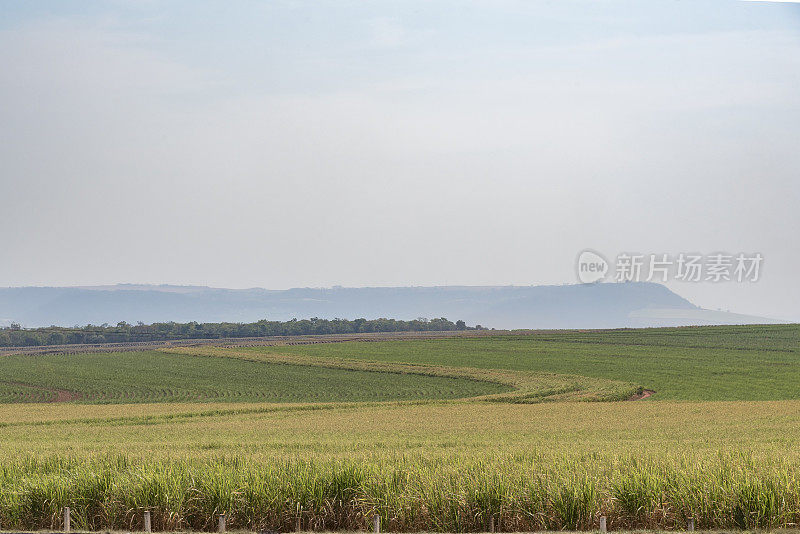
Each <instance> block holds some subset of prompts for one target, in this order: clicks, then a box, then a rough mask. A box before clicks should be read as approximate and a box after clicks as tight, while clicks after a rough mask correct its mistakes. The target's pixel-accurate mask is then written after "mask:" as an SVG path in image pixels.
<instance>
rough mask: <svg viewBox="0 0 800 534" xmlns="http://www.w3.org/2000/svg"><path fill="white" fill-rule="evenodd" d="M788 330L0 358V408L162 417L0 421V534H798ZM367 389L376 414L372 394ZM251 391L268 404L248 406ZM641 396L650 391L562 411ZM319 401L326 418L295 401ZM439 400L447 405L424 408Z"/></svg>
mask: <svg viewBox="0 0 800 534" xmlns="http://www.w3.org/2000/svg"><path fill="white" fill-rule="evenodd" d="M798 332H800V328H798V327H797V326H785V327H784V326H781V327H773V326H765V327H724V328H722V327H720V328H692V329H661V330H636V331H633V330H622V331H605V332H540V333H531V334H527V335H523V336H507V335H506V336H493V337H488V338H476V339H445V340H425V341H397V342H363V343H357V342H356V343H330V344H316V345H293V346H281V347H260V348H237V349H231V348H227V349H219V348H213V347H190V348H188V347H187V348H181V349H179V350H174V351H168V352H153V353H128V354H126V353H117V354H103V355H72V356H35V357H31V356H26V357H11V358H12V359H11V360H7V359H6V358H3V367H2V368H0V369H2V371H0V373H2V375H1V376H2V380H5V382H4V384H5V386H3V388H4V389H0V392H3V391H10V392H12V393H11V395H12V396H13V395H16V397H14V398H17V399H18V398H19V395H21V394H22V393H24V392H22V393H20V392H19V391H18V389H19V388H21V387H22V386H20V385H19V384H20V383H31V382H33V383H35V385H36V388H30V387H29V388H28V389H29V390H30V389H33V390H34V392H35V391H40V392H41V391H49V390H48V388H50V389H58V388H66V387H67V386H69V388H73V387H74V388H76V390H78V391H82V392H84V393H85V394H86V395H87V397H85V398H84V402H87V401H91V402H98V401H117V400H122V401H125V402H128V401H130V400H132V399H133V400H136V401H137V402H141V401H146V400H152V401H156V402H153V403H152V404H143V403H139V404H136V403H133V404H131V403H126V404H114V403H108V404H85V403H84V404H81V403H77V402H68V403H51V404H46V403H23V404H5V405H2V404H0V524H2V525H3V528H13V529H39V528H42V529H51V528H53V529H54V528H60V510H61V508H62V507H63V506H70V507H71V508H72V510H73V525H74V527H75V528H79V529H92V530H105V529H117V530H125V531H130V530H136V529H140V528H141V517H142V511H143V510H144V509H150V510H152V512H153V526H154V528H155V529H158V530H213V529H214V528H215V526H216V523H215V515H216V514H218V513H221V512H225V513H226V514H227V516H228V526H229V528H230V529H232V530H234V529H246V530H260V529H274V530H279V531H287V530H294V527H295V521H296V519H297V518H300V520H301V522H302V527H303V529H305V530H326V529H336V530H365V529H368V528H369V526H370V525H371V521H372V518H373V517H374V516H375V515H378V516H379V517H380V518H381V524H382V527H383V529H384V530H388V531H436V532H449V531H452V532H465V531H485V530H486V529H487V528H488V524H489V521H490V518H494V521H495V525H496V526H497V527H498V528H499V529H502V530H503V531H511V530H514V531H536V530H563V529H567V530H573V529H582V530H590V529H595V528H597V520H598V518H599V516H600V515H605V516H606V517H607V518H608V522H609V529H611V530H620V529H622V530H630V529H663V530H669V531H673V530H680V529H682V528H683V527H684V526H685V524H686V519H687V518H688V517H690V516H692V517H695V518H696V521H697V527H698V528H699V529H716V530H720V529H737V530H738V529H745V530H753V529H775V528H796V527H797V525H798V524H800V392H798V388H800V381H799V380H798V378H797V377H798V376H800V373H798V372H797V371H798V360H800V353H799V351H798V339H800V335H799V334H798ZM737 340H740V341H737ZM144 354H146V355H144ZM76 357H77V358H76ZM13 358H20V359H19V360H14V359H13ZM24 358H28V360H24ZM39 358H42V359H39ZM59 358H61V359H59ZM72 358H76V359H72ZM23 360H24V361H23ZM8 361H12V362H14V364H13V365H10V366H6V365H5V363H6V362H8ZM31 362H34V363H35V362H49V363H47V364H46V365H41V366H39V365H32V364H31ZM65 363H68V365H65ZM65 369H69V372H68V373H67V374H66V375H65V374H64V371H65ZM142 369H150V371H151V372H150V373H143V371H142ZM154 370H158V372H152V371H154ZM65 376H66V377H69V379H68V380H67V378H64V377H65ZM117 376H119V378H117ZM141 376H147V378H148V381H147V382H145V383H144V384H142V380H141V378H140V377H141ZM382 378H385V379H386V383H385V387H386V388H387V390H386V391H387V392H389V393H391V396H389V395H386V396H383V397H382V396H380V395H377V394H376V393H375V392H373V391H371V390H370V388H372V387H373V385H374V384H376V383H380V380H381V379H382ZM160 380H161V381H162V382H159V381H160ZM87 384H93V385H92V387H91V388H89V387H88V386H87ZM176 384H180V385H181V387H180V388H176ZM214 384H216V385H217V386H214ZM265 384H267V385H269V387H270V388H272V389H274V390H275V391H276V392H279V393H280V394H281V395H284V396H283V397H280V396H276V397H274V398H270V399H265V398H264V397H263V396H258V395H257V393H258V392H259V391H261V389H260V388H262V387H263V386H264V385H265ZM403 384H407V386H403ZM444 384H454V385H453V386H444ZM212 386H213V387H218V388H219V389H218V390H214V389H213V387H212ZM401 386H402V387H401ZM639 386H644V387H648V388H652V389H655V390H656V391H657V393H656V394H655V395H654V396H653V397H651V398H649V399H647V400H646V401H637V402H561V401H565V400H611V399H615V398H625V396H626V395H627V394H628V393H629V392H630V391H631V388H634V389H635V388H637V387H639ZM395 387H396V388H397V389H392V388H395ZM15 388H16V389H15ZM37 388H38V389H37ZM43 388H44V389H43ZM204 388H206V389H204ZM469 388H477V389H473V390H469ZM480 388H488V389H480ZM491 388H499V390H498V389H494V390H492V389H491ZM512 388H513V390H512ZM23 389H24V388H23ZM316 389H320V390H324V392H325V394H326V395H328V397H323V398H325V399H327V400H325V401H324V402H323V400H321V398H320V397H311V398H309V395H311V393H309V392H312V393H313V392H314V391H315V390H316ZM15 391H17V393H14V392H15ZM165 391H166V392H169V393H164V392H165ZM197 391H211V392H212V393H213V392H214V391H219V393H218V394H217V393H213V394H209V395H207V396H204V397H202V398H200V399H198V398H197V396H196V393H197ZM443 391H451V392H455V391H458V392H459V395H460V396H461V397H462V398H459V399H455V398H446V397H443V396H440V397H439V398H434V397H436V395H437V394H439V393H441V392H443ZM115 392H116V393H115ZM119 392H129V393H125V394H120V393H119ZM223 392H228V393H223ZM231 392H239V393H237V394H236V395H233V394H231ZM403 392H409V394H408V396H407V397H402V394H403ZM89 394H92V395H96V396H95V397H89V396H88V395H89ZM251 395H252V396H251ZM425 395H428V397H427V398H426V397H425ZM454 396H456V395H454ZM281 399H283V400H284V402H264V401H265V400H272V401H276V400H281ZM412 399H414V400H412ZM165 400H170V401H181V402H163V401H165ZM300 400H303V402H297V401H300ZM187 401H188V402H187ZM398 401H400V402H398ZM498 401H502V402H498ZM543 401H550V402H543Z"/></svg>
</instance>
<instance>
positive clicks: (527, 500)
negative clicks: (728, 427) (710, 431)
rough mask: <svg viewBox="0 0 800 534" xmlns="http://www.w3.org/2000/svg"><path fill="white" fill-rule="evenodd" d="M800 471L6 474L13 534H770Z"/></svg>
mask: <svg viewBox="0 0 800 534" xmlns="http://www.w3.org/2000/svg"><path fill="white" fill-rule="evenodd" d="M799 481H800V465H798V464H797V463H793V462H789V461H786V460H784V459H781V458H776V457H760V456H757V455H753V454H747V453H730V454H719V455H709V456H703V457H693V456H691V455H672V456H666V457H664V456H661V457H656V456H646V455H632V454H625V455H613V454H608V455H605V454H588V455H580V454H576V455H571V456H570V455H567V456H565V455H563V454H562V455H550V454H538V453H536V452H531V453H529V454H524V455H519V454H518V455H514V456H510V455H508V456H500V457H495V458H483V459H476V458H474V457H469V458H465V457H460V456H452V457H447V458H436V459H434V458H426V457H423V456H409V455H396V456H389V455H382V456H380V457H375V458H373V459H371V460H369V461H358V462H355V461H349V460H325V461H312V460H303V459H300V458H294V459H289V460H273V461H259V462H253V461H252V460H251V459H248V458H246V457H242V456H226V457H219V458H214V459H205V460H200V459H197V460H190V459H186V460H167V459H160V460H142V459H133V458H131V457H127V456H124V455H116V456H97V457H93V458H89V459H84V458H79V457H76V456H59V457H52V458H47V459H37V458H34V457H25V458H18V459H15V460H12V461H6V462H4V463H3V465H2V466H0V488H2V490H1V492H0V521H2V524H3V525H4V528H7V529H8V528H11V529H51V528H59V527H60V521H61V510H62V508H63V507H64V506H70V507H71V510H72V517H73V524H74V526H75V527H76V528H80V529H89V530H103V529H121V530H135V529H141V527H142V524H141V522H142V512H143V511H144V510H145V509H149V510H151V511H152V514H153V526H154V528H155V529H158V530H178V529H193V530H212V529H213V528H214V527H215V525H216V522H215V519H216V515H217V514H219V513H223V512H224V513H226V514H227V517H228V524H229V526H230V527H231V528H237V529H250V530H260V529H274V530H281V531H286V530H289V529H293V528H294V525H295V521H296V518H298V517H299V518H300V519H301V522H302V526H303V528H305V529H314V530H324V529H336V530H358V529H366V528H367V527H368V525H370V524H371V518H372V517H373V516H374V515H376V514H377V515H378V516H380V518H381V522H382V525H383V528H384V529H387V530H391V531H422V530H429V531H439V532H467V531H485V530H487V528H488V524H489V521H490V518H492V517H493V518H494V521H495V525H496V526H497V527H498V528H499V529H501V530H505V531H532V530H541V529H552V530H555V529H559V530H560V529H569V530H572V529H592V528H596V525H597V520H598V517H599V516H600V515H605V516H607V517H608V521H609V528H613V529H619V528H626V529H633V528H662V529H676V528H682V527H683V525H685V522H686V519H687V518H688V517H695V518H696V521H697V524H698V527H699V528H709V529H728V528H739V529H759V528H777V527H791V526H795V525H797V524H798V523H800V482H799Z"/></svg>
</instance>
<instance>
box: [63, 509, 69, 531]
mask: <svg viewBox="0 0 800 534" xmlns="http://www.w3.org/2000/svg"><path fill="white" fill-rule="evenodd" d="M69 523H70V521H69V506H65V507H64V532H69V531H70V524H69Z"/></svg>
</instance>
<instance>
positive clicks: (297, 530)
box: [294, 516, 303, 532]
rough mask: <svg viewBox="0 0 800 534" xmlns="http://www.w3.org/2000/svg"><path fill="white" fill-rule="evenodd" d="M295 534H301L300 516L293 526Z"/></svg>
mask: <svg viewBox="0 0 800 534" xmlns="http://www.w3.org/2000/svg"><path fill="white" fill-rule="evenodd" d="M294 530H295V532H303V526H302V524H301V519H300V516H298V517H297V520H296V522H295V525H294Z"/></svg>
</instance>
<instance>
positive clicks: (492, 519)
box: [489, 515, 494, 532]
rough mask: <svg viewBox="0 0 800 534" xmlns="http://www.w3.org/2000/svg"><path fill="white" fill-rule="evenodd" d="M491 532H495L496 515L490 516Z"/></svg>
mask: <svg viewBox="0 0 800 534" xmlns="http://www.w3.org/2000/svg"><path fill="white" fill-rule="evenodd" d="M489 532H494V515H491V516H489Z"/></svg>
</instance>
